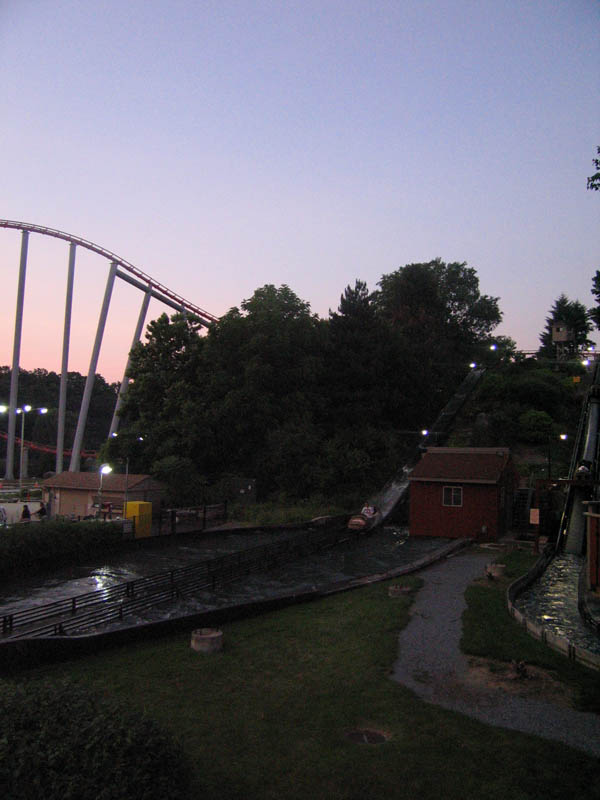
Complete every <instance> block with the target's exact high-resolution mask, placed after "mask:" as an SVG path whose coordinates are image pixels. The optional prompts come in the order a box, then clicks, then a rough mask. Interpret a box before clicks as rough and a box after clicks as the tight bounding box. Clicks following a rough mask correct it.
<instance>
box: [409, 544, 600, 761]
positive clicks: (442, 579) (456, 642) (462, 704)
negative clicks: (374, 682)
mask: <svg viewBox="0 0 600 800" xmlns="http://www.w3.org/2000/svg"><path fill="white" fill-rule="evenodd" d="M489 560H490V558H489V554H488V555H486V554H483V555H480V554H478V553H470V552H468V553H464V554H459V555H457V556H454V557H451V558H448V559H446V560H445V561H442V562H439V563H438V564H435V565H434V566H432V567H430V568H428V569H427V570H425V571H424V572H422V573H421V577H422V578H423V579H424V581H425V585H424V586H423V588H422V589H421V590H420V591H419V592H418V594H417V596H416V599H415V603H414V605H413V607H412V616H411V620H410V622H409V624H408V625H407V626H406V628H405V629H404V630H403V631H402V632H401V634H400V637H399V655H398V660H397V661H396V663H395V665H394V672H393V677H394V679H395V680H397V681H398V682H399V683H402V684H403V685H404V686H407V687H408V688H409V689H412V690H413V691H414V692H415V693H416V694H417V695H418V696H419V697H421V698H422V699H423V700H426V701H428V702H430V703H434V704H436V705H439V706H442V707H443V708H447V709H450V710H452V711H458V712H460V713H462V714H466V715H467V716H470V717H473V718H475V719H478V720H480V721H481V722H485V723H487V724H489V725H494V726H498V727H503V728H509V729H511V730H518V731H522V732H524V733H533V734H535V735H537V736H540V737H543V738H546V739H555V740H557V741H560V742H564V743H565V744H568V745H570V746H571V747H576V748H578V749H580V750H584V751H585V752H587V753H591V754H592V755H595V756H600V715H596V714H589V713H583V712H579V711H575V710H573V709H571V708H568V707H566V706H562V705H556V704H554V703H550V702H542V701H538V700H530V699H526V698H522V697H515V696H513V695H511V694H508V693H507V692H504V691H502V690H501V689H489V688H482V687H478V686H474V685H473V683H472V682H471V681H469V664H468V661H467V658H466V656H465V655H464V654H463V653H462V652H461V650H460V636H461V631H462V621H461V617H462V613H463V611H464V609H465V608H466V602H465V599H464V593H465V590H466V588H467V586H468V585H469V584H470V583H471V582H472V581H474V580H476V579H477V578H479V577H481V576H482V575H483V574H484V570H485V566H486V564H488V563H489Z"/></svg>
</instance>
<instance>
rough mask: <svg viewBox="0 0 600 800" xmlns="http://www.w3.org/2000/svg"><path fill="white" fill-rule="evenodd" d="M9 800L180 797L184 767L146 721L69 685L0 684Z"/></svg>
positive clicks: (0, 781)
mask: <svg viewBox="0 0 600 800" xmlns="http://www.w3.org/2000/svg"><path fill="white" fill-rule="evenodd" d="M0 709H1V713H2V734H1V735H0V786H2V788H3V790H4V791H3V796H4V797H6V798H10V800H38V798H44V799H45V800H117V799H119V800H120V799H121V798H127V800H136V798H139V800H142V798H143V800H153V798H156V800H184V798H186V797H188V786H189V775H190V770H189V767H188V764H187V763H186V760H185V757H184V755H183V752H182V750H181V749H180V748H179V746H178V745H177V744H176V743H175V742H174V741H173V740H172V738H171V736H170V735H169V734H168V733H166V732H165V731H163V730H162V729H161V728H160V727H159V726H158V724H157V723H155V722H154V721H153V720H151V719H149V718H147V717H144V716H142V715H140V714H138V713H135V712H132V711H129V710H127V709H125V708H123V707H119V706H117V705H116V704H114V703H110V704H109V703H108V702H107V701H105V700H103V699H100V698H99V697H97V696H95V695H94V694H92V693H91V692H90V691H89V690H85V689H83V688H81V687H78V686H76V685H69V684H67V683H65V684H62V685H47V684H43V683H28V684H25V685H13V684H3V685H1V686H0Z"/></svg>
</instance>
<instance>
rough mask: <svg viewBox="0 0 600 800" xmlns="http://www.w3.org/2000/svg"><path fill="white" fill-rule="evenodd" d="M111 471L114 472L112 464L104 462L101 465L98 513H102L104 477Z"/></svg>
mask: <svg viewBox="0 0 600 800" xmlns="http://www.w3.org/2000/svg"><path fill="white" fill-rule="evenodd" d="M109 472H112V467H111V465H110V464H102V466H101V467H100V491H99V492H98V514H101V513H102V479H103V478H104V476H105V475H108V474H109Z"/></svg>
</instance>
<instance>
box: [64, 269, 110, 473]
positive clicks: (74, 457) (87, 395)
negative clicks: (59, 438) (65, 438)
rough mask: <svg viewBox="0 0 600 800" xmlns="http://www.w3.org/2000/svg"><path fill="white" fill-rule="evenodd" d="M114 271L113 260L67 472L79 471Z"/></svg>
mask: <svg viewBox="0 0 600 800" xmlns="http://www.w3.org/2000/svg"><path fill="white" fill-rule="evenodd" d="M116 273H117V264H116V262H115V261H113V262H112V263H111V265H110V270H109V272H108V279H107V281H106V289H105V290H104V301H103V303H102V309H101V311H100V318H99V320H98V328H97V330H96V339H95V341H94V348H93V350H92V357H91V359H90V367H89V369H88V374H87V378H86V381H85V388H84V390H83V398H82V400H81V408H80V409H79V419H78V420H77V430H76V431H75V441H74V442H73V452H72V453H71V463H70V465H69V472H79V462H80V459H81V448H82V445H83V434H84V431H85V425H86V422H87V414H88V410H89V407H90V400H91V398H92V389H93V388H94V380H95V378H96V368H97V366H98V356H99V355H100V347H101V346H102V337H103V335H104V326H105V325H106V318H107V316H108V309H109V307H110V298H111V295H112V290H113V285H114V282H115V275H116Z"/></svg>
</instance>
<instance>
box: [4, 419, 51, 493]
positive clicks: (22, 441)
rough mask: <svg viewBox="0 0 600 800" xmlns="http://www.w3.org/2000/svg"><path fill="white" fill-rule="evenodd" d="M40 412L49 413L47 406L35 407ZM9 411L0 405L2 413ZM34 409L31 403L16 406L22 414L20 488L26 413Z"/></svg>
mask: <svg viewBox="0 0 600 800" xmlns="http://www.w3.org/2000/svg"><path fill="white" fill-rule="evenodd" d="M35 410H36V411H37V412H38V414H47V413H48V409H47V408H36V409H35ZM7 411H8V408H7V406H4V405H2V406H0V413H2V414H5V413H6V412H7ZM30 411H32V406H30V405H29V404H26V405H23V406H21V407H20V408H15V413H16V414H20V415H21V450H20V458H19V488H21V487H22V486H23V466H24V462H25V450H24V441H25V414H27V413H29V412H30Z"/></svg>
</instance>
